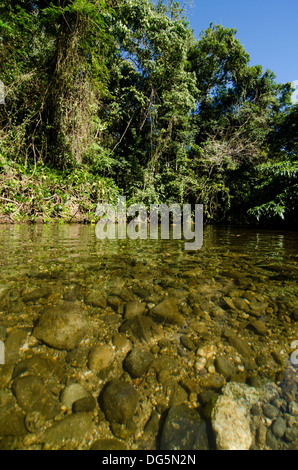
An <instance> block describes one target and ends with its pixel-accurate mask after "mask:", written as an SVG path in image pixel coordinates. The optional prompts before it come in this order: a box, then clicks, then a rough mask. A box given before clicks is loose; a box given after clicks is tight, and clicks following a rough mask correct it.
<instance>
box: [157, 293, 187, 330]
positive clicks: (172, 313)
mask: <svg viewBox="0 0 298 470" xmlns="http://www.w3.org/2000/svg"><path fill="white" fill-rule="evenodd" d="M149 315H150V316H151V317H152V318H153V319H154V320H156V321H159V322H160V323H169V324H172V325H179V326H182V325H184V324H185V319H184V317H183V316H182V315H181V314H180V313H179V312H178V308H177V302H176V299H175V298H173V297H171V298H166V299H164V300H162V301H161V302H160V303H159V304H158V305H156V306H155V307H153V308H152V309H151V310H150V311H149Z"/></svg>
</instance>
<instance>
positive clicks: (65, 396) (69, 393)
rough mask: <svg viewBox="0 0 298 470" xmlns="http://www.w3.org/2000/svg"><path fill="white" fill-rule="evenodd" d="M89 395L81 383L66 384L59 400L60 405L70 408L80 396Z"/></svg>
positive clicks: (86, 396)
mask: <svg viewBox="0 0 298 470" xmlns="http://www.w3.org/2000/svg"><path fill="white" fill-rule="evenodd" d="M89 396H90V394H89V392H87V390H85V388H84V387H83V386H82V385H80V384H78V383H73V384H70V385H67V386H66V387H65V389H64V390H63V391H62V393H61V397H60V401H61V404H62V405H64V406H66V408H68V409H71V408H72V406H73V404H74V402H76V401H77V400H80V399H82V398H89Z"/></svg>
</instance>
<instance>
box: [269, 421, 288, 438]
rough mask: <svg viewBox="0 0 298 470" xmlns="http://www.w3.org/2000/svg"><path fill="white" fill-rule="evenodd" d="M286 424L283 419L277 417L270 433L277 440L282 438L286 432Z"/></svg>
mask: <svg viewBox="0 0 298 470" xmlns="http://www.w3.org/2000/svg"><path fill="white" fill-rule="evenodd" d="M286 427H287V426H286V423H285V421H284V420H283V418H281V417H279V418H277V420H276V421H274V423H273V424H272V432H273V434H274V435H275V436H276V437H278V438H279V439H280V438H281V437H283V435H284V433H285V431H286Z"/></svg>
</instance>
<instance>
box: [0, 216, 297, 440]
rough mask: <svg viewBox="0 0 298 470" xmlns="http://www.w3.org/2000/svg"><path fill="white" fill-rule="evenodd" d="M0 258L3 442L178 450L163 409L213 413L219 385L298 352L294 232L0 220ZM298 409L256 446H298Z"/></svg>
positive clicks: (267, 370) (253, 379)
mask: <svg viewBox="0 0 298 470" xmlns="http://www.w3.org/2000/svg"><path fill="white" fill-rule="evenodd" d="M0 266H1V279H0V340H1V341H2V344H3V343H4V346H5V359H4V358H3V359H4V360H2V364H1V365H0V379H1V383H0V392H1V393H0V447H2V448H11V449H19V448H26V449H40V448H42V449H43V448H45V449H56V448H58V449H60V448H66V449H77V448H79V449H80V448H82V449H90V448H92V446H93V448H99V449H101V448H104V449H114V448H119V449H125V448H126V449H156V448H167V446H168V448H178V449H179V445H177V442H176V440H177V436H176V437H175V436H174V435H172V434H171V432H170V431H167V435H166V436H165V434H166V431H165V430H163V428H162V426H164V421H165V419H166V418H165V417H166V416H167V413H168V411H169V409H171V408H173V407H175V406H179V405H182V404H183V405H187V406H188V408H189V409H195V410H200V412H201V411H202V414H203V416H204V419H206V420H207V421H208V419H210V410H211V408H212V406H211V405H212V404H214V402H215V401H216V398H217V397H218V396H220V394H221V390H222V387H224V385H225V384H226V383H228V382H231V381H232V382H237V383H242V384H247V385H249V386H251V387H255V388H256V389H258V387H261V386H262V385H263V384H264V383H266V382H268V381H270V382H272V383H275V384H280V382H281V381H282V380H283V377H284V374H285V369H287V367H288V366H289V365H293V364H292V363H293V358H294V359H295V341H297V340H298V330H297V320H298V283H297V281H298V236H297V233H295V232H282V231H269V230H256V229H246V228H238V227H236V228H235V227H230V226H227V227H215V226H207V227H205V229H204V241H203V246H202V248H201V249H200V250H197V251H185V250H184V241H183V240H130V239H127V240H98V239H97V238H96V236H95V226H94V225H80V224H73V225H34V226H33V225H32V226H30V225H1V226H0ZM42 317H43V318H46V320H43V321H41V318H42ZM65 319H67V320H65ZM69 330H70V331H69ZM60 333H61V335H60ZM297 344H298V343H297ZM296 349H298V346H297V347H296ZM132 352H133V354H132ZM291 358H292V359H291ZM0 359H1V358H0ZM291 361H292V362H291ZM0 362H1V361H0ZM294 366H295V364H294ZM295 370H296V369H295V367H294V371H295ZM294 377H295V372H294ZM296 377H297V374H296ZM109 384H110V385H111V387H110V390H109V387H108V385H109ZM119 384H120V385H119ZM123 385H125V386H126V389H125V387H124V390H122V389H121V387H122V386H123ZM117 387H118V388H117ZM296 387H297V384H296ZM109 394H110V395H109ZM126 396H128V399H127V403H126V401H125V400H126V399H125V397H126ZM119 397H120V398H119ZM121 397H124V398H123V400H122V398H121ZM279 398H280V400H281V401H282V400H284V401H283V406H284V408H285V409H284V413H286V415H291V413H290V412H289V409H288V408H287V409H286V407H287V406H288V405H287V401H285V399H284V397H283V396H282V395H281V396H280V397H279ZM118 399H119V400H120V401H119V403H120V402H121V403H122V401H123V403H122V404H121V403H120V404H119V412H118V411H117V410H115V407H116V402H117V400H118ZM295 399H296V398H295V394H294V398H293V396H292V397H291V399H289V401H290V402H291V401H292V402H293V400H294V402H295ZM121 400H122V401H121ZM111 403H112V405H111ZM276 406H277V405H276ZM293 406H294V405H293ZM293 406H292V411H293V409H294V408H293ZM121 407H122V409H121ZM45 408H47V410H52V411H51V412H48V411H45ZM277 408H278V407H277ZM279 410H281V408H280V407H279ZM295 410H296V411H295ZM295 410H294V411H293V413H292V415H291V416H292V418H291V419H292V421H291V420H290V418H287V419H285V416H284V415H282V417H283V419H284V420H285V421H286V426H287V428H288V429H290V430H291V432H292V434H291V432H288V434H285V433H283V434H281V436H280V440H278V439H277V437H276V436H275V437H276V442H275V441H274V442H273V441H272V440H271V441H270V439H269V440H268V439H267V441H266V438H264V439H263V440H262V439H261V438H259V440H257V438H255V441H254V442H255V444H254V445H255V446H256V447H257V448H266V446H267V448H268V446H269V448H270V446H271V447H274V445H275V446H277V447H278V446H279V445H280V446H284V447H282V448H286V449H287V448H288V447H289V448H293V446H294V447H295V446H296V442H297V441H296V440H295V439H296V438H295V428H296V425H297V418H295V416H296V415H295V413H296V412H297V408H296V409H295ZM208 413H209V414H208ZM281 413H282V412H281V411H279V415H280V416H281ZM293 416H294V417H293ZM177 419H178V418H177ZM258 419H259V420H261V418H258ZM268 419H269V418H267V421H268ZM293 419H294V421H293ZM295 419H296V421H295ZM267 421H266V422H265V425H266V426H267V428H268V426H270V425H271V423H272V420H271V422H270V423H269V424H268V422H267ZM260 422H261V421H260ZM168 424H169V423H168ZM169 426H170V425H169ZM255 427H256V426H255ZM167 429H168V428H167ZM293 429H294V432H293ZM258 432H259V434H260V429H259V431H258ZM257 434H258V433H257V431H256V435H257ZM286 435H288V438H287V439H285V436H286ZM290 436H292V438H291V437H290ZM293 436H294V437H293ZM275 437H274V439H275ZM296 437H297V436H296ZM272 439H273V438H272ZM268 442H269V443H268ZM270 442H271V444H270ZM272 442H273V444H272ZM183 445H184V447H181V448H184V449H187V445H190V444H189V443H185V444H183ZM210 445H211V444H210ZM206 446H207V447H208V445H207V444H206ZM290 446H292V447H290ZM199 447H200V446H199Z"/></svg>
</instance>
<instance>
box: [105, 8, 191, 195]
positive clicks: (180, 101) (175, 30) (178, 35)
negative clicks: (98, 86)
mask: <svg viewBox="0 0 298 470" xmlns="http://www.w3.org/2000/svg"><path fill="white" fill-rule="evenodd" d="M167 12H168V10H167V9H166V7H165V6H164V5H163V4H162V3H161V2H159V3H158V4H157V5H154V4H152V3H151V2H150V1H148V0H132V1H124V2H121V4H120V5H118V8H117V9H115V13H116V16H115V21H114V28H113V34H114V36H115V37H116V38H117V41H118V42H119V50H118V54H117V66H116V67H114V70H113V74H112V81H111V88H110V89H111V100H110V107H109V111H110V113H111V114H112V116H113V117H114V118H115V119H113V120H112V122H111V126H110V127H109V129H108V131H109V133H110V132H111V133H112V134H113V135H114V142H113V145H112V151H113V155H114V158H115V159H116V160H118V162H119V168H121V169H122V170H124V168H125V170H127V171H126V175H125V178H124V180H122V181H121V177H120V178H119V184H121V185H122V186H125V187H126V188H127V186H128V187H131V189H132V190H134V192H135V194H136V192H137V190H138V191H139V192H140V197H142V199H144V198H145V199H147V200H148V201H149V200H152V201H153V200H157V199H158V198H159V197H160V196H161V195H162V194H163V192H164V191H165V185H164V183H163V175H164V174H165V173H167V172H171V171H179V165H180V163H179V162H180V160H181V159H182V160H183V158H184V157H185V155H186V154H187V149H188V147H189V142H190V139H191V128H190V116H191V110H192V109H194V107H195V96H196V93H197V90H196V86H195V77H194V74H193V73H192V72H191V71H190V70H189V64H188V51H189V48H190V45H191V44H192V41H193V36H192V33H191V31H190V30H189V29H188V27H187V25H186V23H185V21H184V20H183V19H181V18H180V17H178V15H177V14H174V9H173V5H172V7H171V14H169V15H168V14H167ZM132 175H134V176H133V180H134V181H135V180H136V179H137V180H138V181H137V184H136V185H135V186H132V185H131V182H130V181H131V177H132ZM129 179H130V181H128V180H129ZM163 196H165V194H163Z"/></svg>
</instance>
